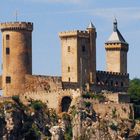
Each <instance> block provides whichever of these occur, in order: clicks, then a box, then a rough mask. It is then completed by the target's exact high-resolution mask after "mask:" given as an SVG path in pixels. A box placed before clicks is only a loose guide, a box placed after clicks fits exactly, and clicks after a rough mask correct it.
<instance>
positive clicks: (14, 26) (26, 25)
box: [0, 22, 33, 31]
mask: <svg viewBox="0 0 140 140" xmlns="http://www.w3.org/2000/svg"><path fill="white" fill-rule="evenodd" d="M0 29H1V31H5V30H27V31H32V30H33V23H32V22H6V23H0Z"/></svg>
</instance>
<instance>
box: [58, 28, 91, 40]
mask: <svg viewBox="0 0 140 140" xmlns="http://www.w3.org/2000/svg"><path fill="white" fill-rule="evenodd" d="M74 36H77V37H86V38H88V37H89V32H88V31H86V30H85V31H80V30H74V31H65V32H60V33H59V37H60V38H64V37H74Z"/></svg>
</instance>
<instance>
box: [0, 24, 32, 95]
mask: <svg viewBox="0 0 140 140" xmlns="http://www.w3.org/2000/svg"><path fill="white" fill-rule="evenodd" d="M0 28H1V31H2V59H3V62H2V63H3V64H2V90H3V95H4V96H13V95H19V94H21V93H22V92H24V84H25V74H32V31H33V23H30V22H9V23H1V24H0Z"/></svg>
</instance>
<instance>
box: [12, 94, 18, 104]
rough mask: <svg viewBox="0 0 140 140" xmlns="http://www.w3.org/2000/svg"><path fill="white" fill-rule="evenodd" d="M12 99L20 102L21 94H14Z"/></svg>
mask: <svg viewBox="0 0 140 140" xmlns="http://www.w3.org/2000/svg"><path fill="white" fill-rule="evenodd" d="M12 100H14V101H15V102H17V103H19V102H20V99H19V96H18V95H14V96H12Z"/></svg>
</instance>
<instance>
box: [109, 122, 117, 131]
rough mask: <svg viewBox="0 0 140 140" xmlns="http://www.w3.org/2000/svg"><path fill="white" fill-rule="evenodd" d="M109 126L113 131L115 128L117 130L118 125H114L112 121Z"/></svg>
mask: <svg viewBox="0 0 140 140" xmlns="http://www.w3.org/2000/svg"><path fill="white" fill-rule="evenodd" d="M110 128H111V129H112V130H114V131H117V130H118V126H117V125H115V124H114V123H112V124H111V125H110Z"/></svg>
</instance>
